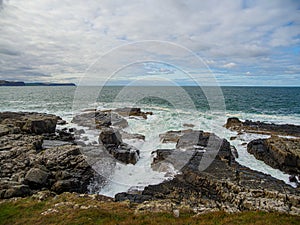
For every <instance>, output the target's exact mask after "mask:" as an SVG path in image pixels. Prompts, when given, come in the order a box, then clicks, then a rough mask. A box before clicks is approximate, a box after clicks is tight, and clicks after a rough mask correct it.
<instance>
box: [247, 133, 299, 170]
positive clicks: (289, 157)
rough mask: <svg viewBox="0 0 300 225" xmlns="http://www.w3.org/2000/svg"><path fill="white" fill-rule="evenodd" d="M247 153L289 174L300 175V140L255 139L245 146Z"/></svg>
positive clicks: (275, 137)
mask: <svg viewBox="0 0 300 225" xmlns="http://www.w3.org/2000/svg"><path fill="white" fill-rule="evenodd" d="M247 151H248V152H249V153H250V154H253V155H254V156H255V158H256V159H258V160H262V161H264V162H265V163H266V164H268V165H269V166H271V167H273V168H275V169H280V170H282V171H284V172H286V173H289V174H295V175H299V174H300V139H299V138H297V139H291V138H281V137H277V136H272V137H270V138H267V139H256V140H253V141H251V142H250V143H249V144H248V145H247Z"/></svg>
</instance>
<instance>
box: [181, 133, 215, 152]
mask: <svg viewBox="0 0 300 225" xmlns="http://www.w3.org/2000/svg"><path fill="white" fill-rule="evenodd" d="M210 135H211V134H210V133H207V132H203V131H191V132H187V133H184V134H183V135H182V136H181V137H180V138H179V139H178V142H177V144H176V148H178V149H186V150H187V149H195V146H203V147H206V146H207V144H208V139H209V137H210Z"/></svg>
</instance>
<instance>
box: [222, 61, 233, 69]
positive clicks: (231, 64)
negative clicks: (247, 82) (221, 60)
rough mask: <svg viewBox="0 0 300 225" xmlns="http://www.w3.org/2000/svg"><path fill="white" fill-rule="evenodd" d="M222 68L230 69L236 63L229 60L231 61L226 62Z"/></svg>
mask: <svg viewBox="0 0 300 225" xmlns="http://www.w3.org/2000/svg"><path fill="white" fill-rule="evenodd" d="M223 67H224V68H227V69H231V68H233V67H236V64H235V63H233V62H231V63H227V64H225V65H223Z"/></svg>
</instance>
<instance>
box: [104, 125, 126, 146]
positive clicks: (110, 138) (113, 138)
mask: <svg viewBox="0 0 300 225" xmlns="http://www.w3.org/2000/svg"><path fill="white" fill-rule="evenodd" d="M99 143H102V144H103V145H104V146H110V145H113V146H119V145H120V144H121V143H123V141H122V136H121V134H120V132H119V131H118V130H115V129H113V128H105V129H102V131H101V133H100V136H99Z"/></svg>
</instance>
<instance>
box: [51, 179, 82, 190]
mask: <svg viewBox="0 0 300 225" xmlns="http://www.w3.org/2000/svg"><path fill="white" fill-rule="evenodd" d="M78 188H80V182H79V180H77V179H68V180H58V181H56V182H55V183H54V184H53V186H52V187H51V190H52V191H54V192H56V193H57V194H61V193H63V192H78Z"/></svg>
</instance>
